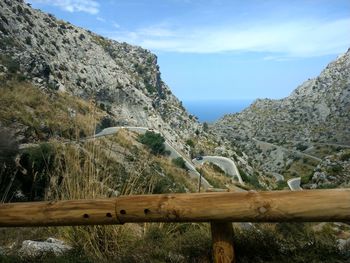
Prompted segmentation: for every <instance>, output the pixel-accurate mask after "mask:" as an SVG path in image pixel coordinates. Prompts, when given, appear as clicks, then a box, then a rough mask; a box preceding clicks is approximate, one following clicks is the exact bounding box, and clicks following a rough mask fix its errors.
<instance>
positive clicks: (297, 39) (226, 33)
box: [109, 19, 350, 59]
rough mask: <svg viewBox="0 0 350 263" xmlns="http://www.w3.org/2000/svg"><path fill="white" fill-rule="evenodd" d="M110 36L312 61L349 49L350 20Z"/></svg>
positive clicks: (155, 45) (165, 47) (157, 45)
mask: <svg viewBox="0 0 350 263" xmlns="http://www.w3.org/2000/svg"><path fill="white" fill-rule="evenodd" d="M109 36H110V37H111V38H114V39H116V40H118V41H125V42H129V43H132V44H136V45H140V46H143V47H145V48H149V49H152V50H157V51H170V52H190V53H219V52H267V53H271V54H276V55H277V54H278V56H279V57H312V56H322V55H329V54H338V53H341V52H344V51H345V50H346V49H347V48H349V47H350V38H349V36H350V19H339V20H334V21H321V20H302V21H298V22H295V21H292V22H282V23H279V24H277V23H265V24H255V25H225V26H216V27H197V28H182V29H172V28H171V27H169V26H164V25H158V26H152V27H147V28H140V29H138V30H135V31H131V32H130V31H116V32H110V33H109ZM273 57H274V55H272V57H269V58H267V59H271V58H273Z"/></svg>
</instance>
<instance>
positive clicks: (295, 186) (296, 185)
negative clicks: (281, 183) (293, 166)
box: [287, 177, 303, 191]
mask: <svg viewBox="0 0 350 263" xmlns="http://www.w3.org/2000/svg"><path fill="white" fill-rule="evenodd" d="M300 183H301V178H300V177H298V178H292V179H289V180H288V181H287V184H288V186H289V188H290V190H292V191H300V190H303V188H301V186H300Z"/></svg>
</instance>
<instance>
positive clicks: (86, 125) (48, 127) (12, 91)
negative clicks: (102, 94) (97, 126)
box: [0, 81, 102, 138]
mask: <svg viewBox="0 0 350 263" xmlns="http://www.w3.org/2000/svg"><path fill="white" fill-rule="evenodd" d="M0 105H1V107H0V119H1V121H3V122H4V124H5V125H6V124H11V123H12V122H13V121H16V122H19V123H21V124H23V125H25V126H28V127H30V128H31V129H33V130H34V131H35V133H36V134H37V135H38V137H40V135H41V134H42V133H50V135H59V136H63V137H68V138H69V137H73V138H76V136H77V135H78V136H79V135H82V134H84V135H89V134H92V133H93V132H94V130H92V128H94V127H93V126H91V121H92V119H93V122H94V123H95V122H96V121H97V120H98V119H99V118H101V117H102V112H100V111H98V110H97V109H96V107H94V106H93V104H92V103H91V102H86V101H83V100H81V99H79V98H76V97H72V96H70V95H68V94H61V93H52V94H47V93H44V92H42V91H40V90H39V89H38V88H37V87H34V86H33V85H32V84H29V83H26V82H15V81H12V82H8V83H7V84H6V85H5V84H3V85H2V87H1V89H0ZM43 127H45V130H44V128H43Z"/></svg>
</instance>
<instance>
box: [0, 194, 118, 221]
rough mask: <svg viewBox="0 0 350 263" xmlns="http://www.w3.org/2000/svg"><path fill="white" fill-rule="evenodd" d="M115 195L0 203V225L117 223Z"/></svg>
mask: <svg viewBox="0 0 350 263" xmlns="http://www.w3.org/2000/svg"><path fill="white" fill-rule="evenodd" d="M115 202H116V199H115V198H114V199H102V200H72V201H52V202H28V203H7V204H0V227H16V226H74V225H106V224H118V223H119V222H118V220H117V217H116V213H115Z"/></svg>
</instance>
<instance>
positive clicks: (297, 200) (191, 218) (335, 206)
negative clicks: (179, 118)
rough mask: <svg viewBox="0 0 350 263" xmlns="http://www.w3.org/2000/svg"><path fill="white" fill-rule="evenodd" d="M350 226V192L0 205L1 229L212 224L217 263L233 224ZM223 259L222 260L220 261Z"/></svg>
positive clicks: (229, 247) (227, 249)
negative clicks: (166, 223)
mask: <svg viewBox="0 0 350 263" xmlns="http://www.w3.org/2000/svg"><path fill="white" fill-rule="evenodd" d="M295 221H304V222H327V221H329V222H330V221H333V222H349V221H350V189H331V190H305V191H297V192H290V191H272V192H255V191H249V192H233V193H222V192H220V193H198V194H161V195H131V196H120V197H116V198H110V199H96V200H69V201H51V202H27V203H6V204H0V227H24V226H73V225H107V224H123V223H141V222H211V223H212V236H213V248H214V258H215V260H214V261H215V262H220V261H219V260H220V258H222V255H223V253H224V254H226V256H225V258H226V259H227V258H228V259H230V260H229V261H225V262H234V252H233V244H232V236H233V235H232V224H231V223H230V222H295ZM219 257H220V258H219Z"/></svg>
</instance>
